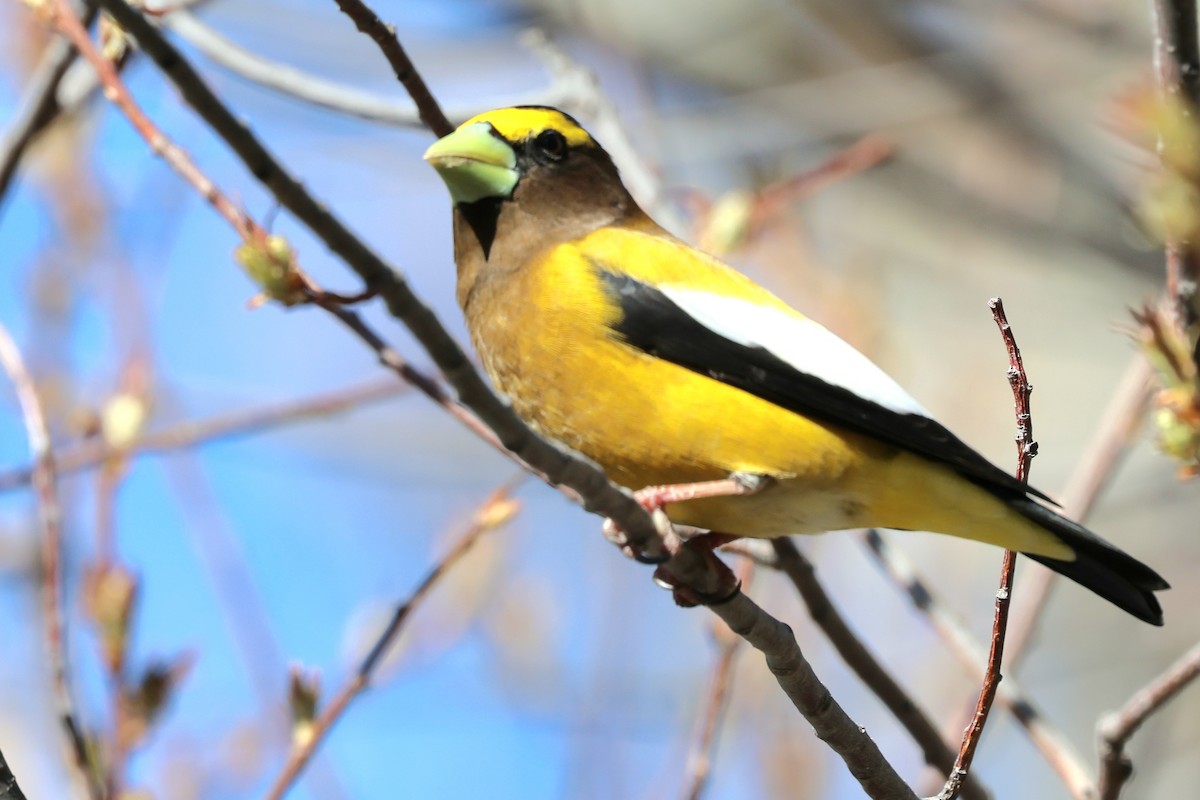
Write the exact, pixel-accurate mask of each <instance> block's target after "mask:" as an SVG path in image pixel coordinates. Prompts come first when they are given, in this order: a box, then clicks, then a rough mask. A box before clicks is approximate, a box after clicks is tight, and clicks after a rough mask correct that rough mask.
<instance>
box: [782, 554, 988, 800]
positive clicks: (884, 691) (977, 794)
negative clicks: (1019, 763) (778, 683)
mask: <svg viewBox="0 0 1200 800" xmlns="http://www.w3.org/2000/svg"><path fill="white" fill-rule="evenodd" d="M771 544H772V545H774V548H775V556H776V565H777V567H778V569H780V570H782V571H783V572H784V573H785V574H786V575H787V576H788V578H790V579H791V581H792V583H793V584H794V585H795V587H796V590H797V591H798V592H799V593H800V596H801V597H802V598H803V599H804V603H805V605H806V606H807V608H808V613H809V615H810V616H811V617H812V619H813V622H815V623H816V624H817V626H818V627H819V628H820V629H821V631H822V632H823V633H824V634H825V636H826V637H827V638H828V639H829V642H830V644H832V645H833V646H834V649H836V650H837V651H838V654H839V655H840V656H841V657H842V660H843V661H845V662H846V665H847V666H849V667H850V668H851V669H852V670H854V674H855V675H857V676H858V677H859V680H861V681H862V682H863V683H864V684H866V686H867V688H868V689H870V690H871V691H872V692H873V693H874V694H875V696H876V697H878V698H879V699H880V701H881V702H882V703H883V704H884V705H885V706H887V709H888V710H889V711H891V712H892V715H893V716H894V717H895V718H896V720H897V721H898V722H899V723H900V724H901V725H903V726H904V729H905V730H906V731H908V733H909V735H910V736H911V737H912V738H913V741H915V742H916V743H917V746H918V747H920V748H921V754H922V756H923V757H924V759H925V763H926V764H929V765H930V766H931V767H933V768H935V769H937V770H938V772H939V773H940V774H942V775H949V774H950V772H951V771H952V770H953V769H954V764H955V751H954V750H953V749H951V747H950V745H948V744H947V743H946V741H945V740H944V739H943V738H942V735H941V734H940V733H939V732H938V729H937V726H936V725H935V724H934V723H933V721H932V720H931V719H930V718H929V717H928V716H927V715H926V714H925V712H924V711H922V710H921V708H920V707H919V706H918V705H917V704H916V702H915V701H914V700H913V699H912V698H911V697H910V696H909V695H908V692H906V691H905V690H904V687H902V686H901V685H900V684H899V683H897V681H896V679H895V678H893V677H892V675H891V673H890V672H889V671H888V670H887V668H886V667H884V666H883V664H881V663H879V660H878V659H876V658H875V656H874V655H873V654H872V653H871V651H870V650H869V649H867V646H866V645H865V644H863V642H862V640H861V639H859V638H858V636H857V635H856V634H855V633H854V631H853V630H851V629H850V626H849V624H847V622H846V619H845V618H844V617H843V616H842V614H841V612H839V611H838V609H837V606H835V605H834V604H833V600H832V599H831V598H830V597H829V594H828V593H827V592H826V591H825V587H824V586H822V585H821V582H820V580H818V579H817V574H816V569H815V568H814V566H813V564H812V562H811V561H809V560H808V559H807V558H806V557H805V556H804V554H803V553H801V552H800V550H799V549H798V548H797V547H796V545H795V543H794V542H793V541H792V540H791V539H786V538H783V539H775V540H773V541H772V542H771ZM963 796H964V797H967V798H973V799H976V800H978V799H980V798H986V797H987V796H988V793H987V791H986V790H984V788H983V787H982V786H980V785H979V782H978V781H977V780H976V778H975V777H974V776H970V777H968V778H967V780H966V781H965V783H964V784H963Z"/></svg>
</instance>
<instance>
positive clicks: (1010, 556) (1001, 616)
mask: <svg viewBox="0 0 1200 800" xmlns="http://www.w3.org/2000/svg"><path fill="white" fill-rule="evenodd" d="M988 308H990V309H991V310H992V318H993V319H994V320H995V321H996V326H997V327H999V328H1000V336H1001V337H1002V338H1003V339H1004V347H1005V349H1006V350H1008V383H1009V385H1010V386H1011V387H1012V392H1013V405H1014V406H1015V409H1016V416H1017V435H1016V444H1017V480H1019V481H1021V482H1022V483H1025V484H1028V483H1029V463H1030V462H1031V461H1032V460H1033V457H1034V456H1035V455H1037V442H1035V441H1034V439H1033V416H1032V415H1031V414H1030V413H1029V395H1030V394H1031V393H1032V392H1033V386H1032V385H1030V383H1029V379H1028V378H1027V377H1026V376H1025V364H1024V362H1022V360H1021V351H1020V349H1019V348H1018V347H1017V340H1016V338H1015V337H1014V336H1013V332H1012V327H1011V326H1010V325H1009V324H1008V318H1007V317H1006V316H1005V315H1004V303H1002V302H1001V301H1000V298H999V297H993V298H992V299H991V300H989V301H988ZM1016 572H1017V554H1016V553H1015V552H1013V551H1012V550H1005V551H1004V560H1003V563H1002V564H1001V567H1000V588H999V589H998V590H997V591H996V615H995V619H994V620H993V622H992V643H991V647H990V648H989V650H988V659H987V668H986V669H985V670H984V672H983V688H982V689H980V691H979V700H978V701H977V702H976V704H975V713H974V715H972V717H971V721H970V723H969V724H968V725H967V729H966V731H964V732H963V740H962V746H961V747H960V748H959V751H958V759H957V760H956V761H955V762H954V769H953V770H951V772H950V776H949V778H948V779H947V780H946V785H945V787H944V788H943V789H942V791H941V793H940V794H938V800H954V798H956V797H958V793H959V792H960V791H961V789H962V782H963V780H964V779H965V778H966V777H967V773H968V772H969V771H970V769H971V762H972V761H973V760H974V758H975V750H976V748H978V747H979V740H980V739H981V738H982V737H983V726H984V725H986V724H987V719H988V714H989V713H991V710H992V703H993V702H995V700H996V690H997V689H999V687H1000V679H1001V675H1000V662H1001V661H1002V660H1003V659H1004V637H1005V634H1006V633H1007V631H1008V609H1009V606H1010V601H1011V598H1012V587H1013V578H1015V577H1016Z"/></svg>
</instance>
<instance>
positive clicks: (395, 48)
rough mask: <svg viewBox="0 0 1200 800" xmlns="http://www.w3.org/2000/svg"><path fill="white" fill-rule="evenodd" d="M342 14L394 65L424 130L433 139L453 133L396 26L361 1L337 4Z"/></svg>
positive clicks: (351, 0)
mask: <svg viewBox="0 0 1200 800" xmlns="http://www.w3.org/2000/svg"><path fill="white" fill-rule="evenodd" d="M335 2H336V3H337V4H338V8H340V9H341V10H342V13H343V14H345V15H346V16H348V17H349V18H350V19H352V20H354V25H355V26H356V27H357V28H358V29H359V30H360V31H362V32H363V33H365V34H366V35H367V36H370V37H371V38H372V39H373V40H374V41H375V44H377V45H378V46H379V50H380V52H382V53H383V56H384V58H386V59H387V60H388V63H389V64H391V65H392V71H393V72H395V73H396V80H398V81H400V83H401V85H402V86H404V88H405V89H406V90H407V91H408V96H409V97H411V98H412V101H413V103H415V104H416V106H417V113H418V114H420V116H421V121H422V122H424V123H425V127H427V128H429V130H431V131H433V135H434V136H438V137H441V136H445V135H446V134H448V133H451V132H452V131H453V130H454V126H453V125H451V124H450V120H448V119H446V115H445V114H444V113H443V112H442V107H441V106H440V105H438V101H437V100H436V99H434V96H433V93H432V92H430V91H429V87H428V86H426V85H425V80H424V79H423V78H422V77H421V73H419V72H417V68H416V67H414V66H413V63H412V60H411V59H409V57H408V53H406V52H404V45H402V44H400V40H399V39H398V38H396V26H395V25H390V24H388V23H386V22H384V21H383V20H382V19H380V18H379V15H378V14H376V13H375V12H374V11H372V10H371V9H370V8H368V7H367V4H366V3H363V2H361V0H335Z"/></svg>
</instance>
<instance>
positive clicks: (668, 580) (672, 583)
mask: <svg viewBox="0 0 1200 800" xmlns="http://www.w3.org/2000/svg"><path fill="white" fill-rule="evenodd" d="M738 538H740V537H737V536H731V535H729V534H726V533H709V534H705V535H704V536H697V537H696V538H694V539H688V540H687V541H685V542H682V543H681V544H680V547H686V548H688V549H689V550H691V551H692V552H694V553H696V554H698V555H699V556H701V557H702V558H703V559H704V560H705V561H707V562H708V564H709V568H710V569H712V570H713V572H715V573H716V575H717V588H716V589H715V590H714V591H711V592H700V591H697V590H696V589H693V588H691V587H690V586H684V585H681V584H680V583H679V581H677V580H676V579H675V576H674V575H672V574H671V571H670V568H669V567H668V565H667V564H661V565H659V567H658V568H657V569H656V570H654V582H655V583H657V584H658V585H659V586H661V587H662V588H664V589H670V590H671V595H672V596H673V597H674V598H675V604H676V605H677V606H681V607H683V608H693V607H695V606H718V605H721V604H722V603H728V602H729V601H730V600H732V599H733V598H735V597H737V595H738V594H739V593H740V592H741V591H742V582H741V581H739V580H738V579H737V576H736V575H734V574H733V571H732V570H731V569H729V567H728V566H726V564H725V562H724V561H722V560H721V559H719V558H717V555H716V553H715V552H713V551H714V550H716V549H717V548H718V547H721V546H722V545H726V544H729V543H730V542H732V541H736V540H737V539H738ZM672 552H676V551H674V550H673V551H672Z"/></svg>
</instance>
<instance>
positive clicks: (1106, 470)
mask: <svg viewBox="0 0 1200 800" xmlns="http://www.w3.org/2000/svg"><path fill="white" fill-rule="evenodd" d="M1153 377H1154V368H1153V367H1152V366H1151V365H1150V362H1149V361H1148V360H1147V359H1146V357H1145V356H1143V355H1142V354H1140V353H1138V354H1136V355H1135V356H1134V357H1133V359H1132V360H1131V361H1130V362H1129V366H1128V367H1126V369H1125V373H1124V375H1122V377H1121V380H1120V383H1118V384H1117V388H1116V390H1115V391H1114V392H1113V395H1112V398H1111V399H1110V400H1109V403H1108V408H1106V409H1105V411H1104V414H1103V415H1102V416H1101V418H1100V423H1099V424H1098V425H1097V426H1096V432H1095V433H1094V434H1093V436H1092V438H1091V444H1090V445H1089V446H1088V449H1087V451H1086V452H1085V453H1084V454H1083V457H1082V458H1080V459H1079V465H1078V466H1077V467H1076V468H1075V471H1074V472H1073V473H1072V474H1071V478H1070V480H1068V481H1067V486H1066V488H1065V489H1063V492H1062V498H1061V500H1062V509H1063V514H1064V515H1065V516H1067V517H1070V518H1071V519H1073V520H1076V521H1078V522H1084V521H1085V520H1086V519H1087V518H1088V516H1089V515H1090V514H1091V512H1092V508H1093V506H1095V504H1096V501H1097V499H1099V497H1100V493H1101V492H1103V491H1104V489H1105V487H1106V486H1108V482H1109V480H1110V479H1111V478H1112V476H1113V475H1114V474H1115V473H1116V470H1117V467H1118V466H1119V465H1120V463H1121V461H1122V459H1123V458H1124V457H1125V455H1126V454H1127V453H1128V452H1129V448H1130V446H1131V445H1132V443H1133V441H1134V437H1135V435H1136V433H1137V431H1138V428H1139V426H1140V424H1141V422H1142V419H1143V417H1144V415H1145V412H1146V405H1147V404H1148V403H1149V402H1150V397H1151V395H1152V394H1153V390H1154V383H1153V381H1152V378H1153ZM1029 566H1031V567H1033V569H1030V570H1029V571H1028V572H1026V573H1025V575H1026V580H1025V582H1024V583H1022V584H1021V604H1020V605H1019V606H1017V607H1016V608H1015V609H1014V610H1013V616H1012V619H1011V620H1010V621H1009V626H1008V629H1009V634H1008V642H1007V643H1006V644H1005V647H1004V649H1005V656H1006V659H1007V661H1008V668H1009V671H1012V669H1013V668H1014V667H1016V665H1017V663H1018V662H1019V661H1020V660H1021V658H1022V657H1023V656H1024V655H1025V653H1026V652H1027V650H1028V647H1029V644H1030V642H1032V641H1033V637H1034V635H1035V634H1036V633H1037V626H1038V623H1039V622H1040V621H1041V618H1042V612H1043V611H1044V610H1045V609H1046V606H1047V600H1048V599H1049V595H1050V590H1051V589H1052V588H1053V587H1054V586H1055V585H1056V584H1057V583H1058V581H1057V578H1058V573H1057V572H1054V571H1053V570H1050V569H1048V568H1046V567H1043V566H1042V565H1041V564H1033V565H1029Z"/></svg>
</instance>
